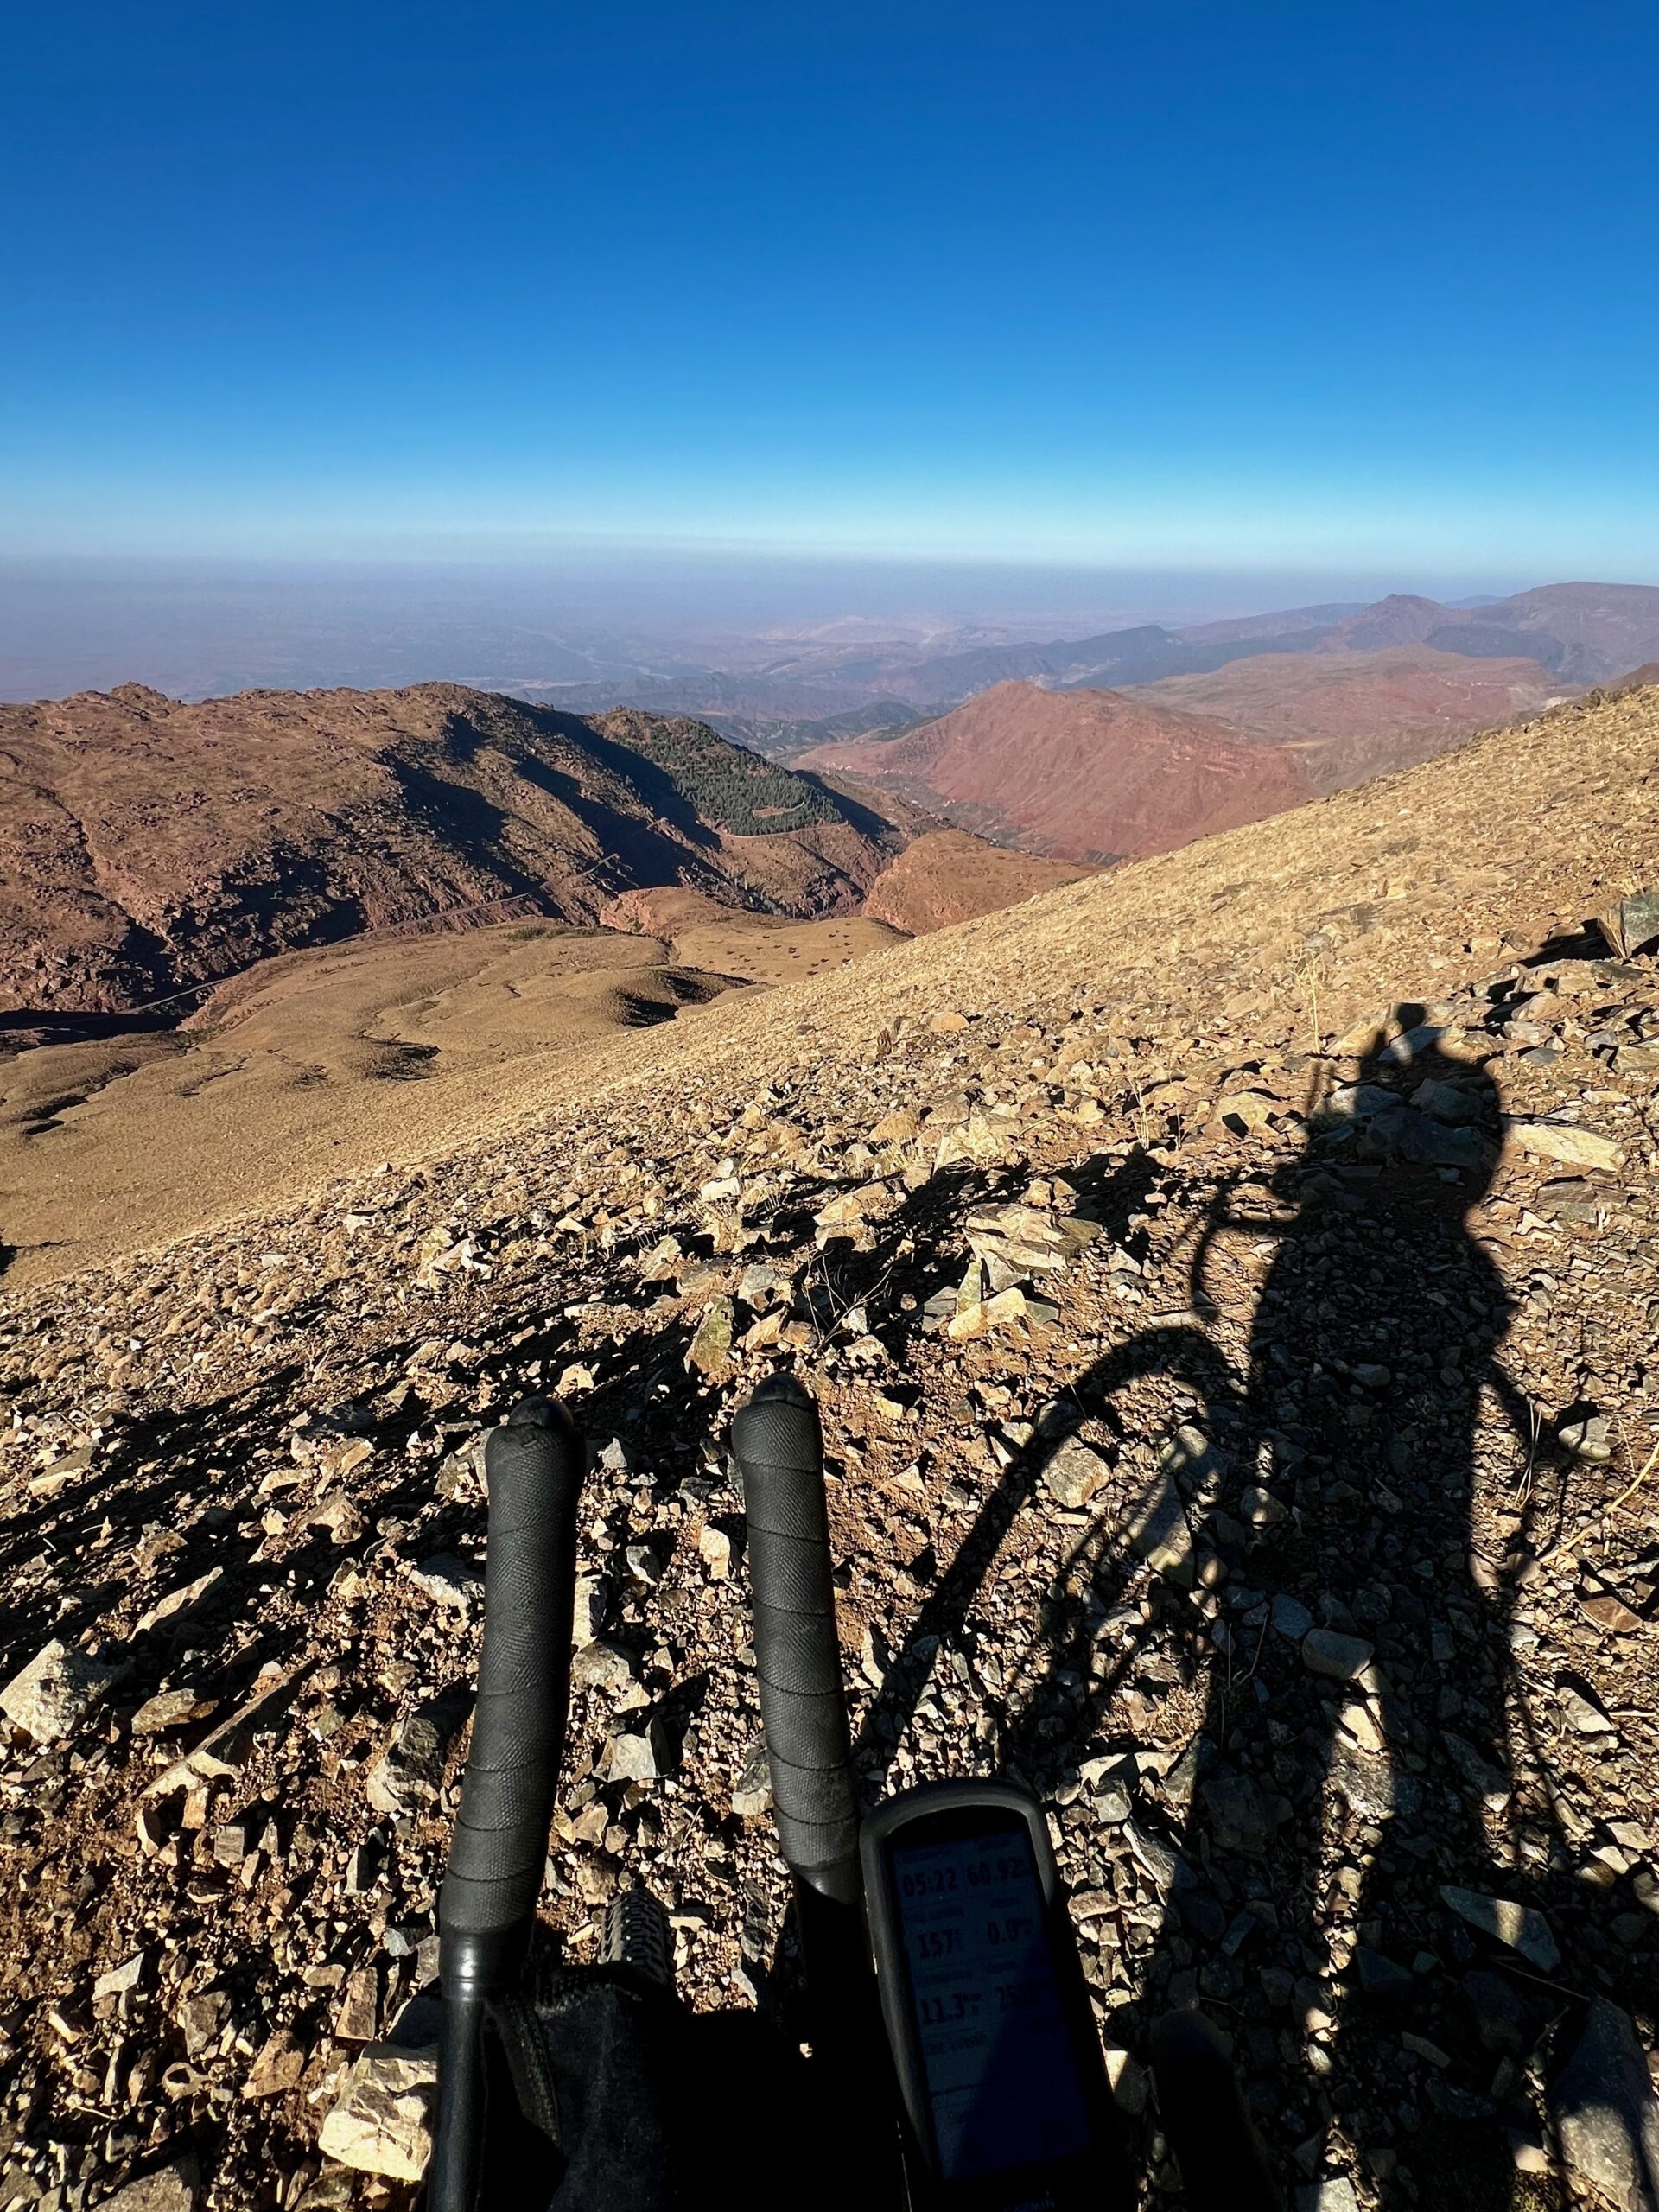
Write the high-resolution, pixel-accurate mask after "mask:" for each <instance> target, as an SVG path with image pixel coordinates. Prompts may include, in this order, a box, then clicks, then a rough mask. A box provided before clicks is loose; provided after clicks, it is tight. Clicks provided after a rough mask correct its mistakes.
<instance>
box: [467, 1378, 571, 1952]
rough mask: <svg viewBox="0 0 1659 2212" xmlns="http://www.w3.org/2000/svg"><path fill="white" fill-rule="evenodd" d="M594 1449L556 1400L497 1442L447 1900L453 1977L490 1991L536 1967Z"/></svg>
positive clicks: (487, 1469) (530, 1406)
mask: <svg viewBox="0 0 1659 2212" xmlns="http://www.w3.org/2000/svg"><path fill="white" fill-rule="evenodd" d="M582 1459H583V1451H582V1438H581V1435H580V1433H578V1431H577V1429H576V1427H575V1422H574V1421H572V1420H571V1418H570V1416H569V1414H568V1413H567V1412H566V1411H565V1410H564V1408H563V1406H561V1405H560V1404H559V1403H558V1402H557V1401H556V1399H550V1398H532V1399H530V1400H528V1401H526V1402H525V1403H524V1404H523V1405H521V1406H519V1407H517V1408H515V1409H514V1411H513V1412H512V1414H511V1415H510V1416H509V1418H508V1421H507V1424H506V1426H505V1427H504V1428H498V1429H497V1430H496V1431H495V1432H494V1433H493V1435H492V1436H491V1437H490V1439H489V1440H488V1442H487V1443H486V1445H485V1447H484V1473H485V1480H486V1484H487V1485H488V1489H489V1494H490V1521H489V1530H490V1537H489V1552H488V1556H487V1558H486V1562H485V1574H484V1647H483V1650H482V1652H481V1654H480V1658H479V1668H478V1704H477V1707H476V1709H475V1711H474V1718H473V1740H472V1746H471V1749H470V1751H468V1754H467V1772H466V1777H465V1780H464V1781H463V1783H462V1784H461V1811H460V1814H459V1815H458V1816H457V1818H456V1821H455V1827H454V1836H453V1838H452V1840H451V1842H450V1846H449V1865H448V1872H446V1874H445V1876H444V1881H443V1888H442V1892H441V1894H440V1897H439V1901H438V1924H439V1929H440V1936H441V1942H442V1952H441V1957H440V1971H441V1973H442V1975H443V1977H444V1980H445V1982H446V1984H448V1982H449V1980H451V1978H452V1975H453V1976H454V1978H455V1979H456V1980H458V1981H461V1982H464V1983H465V1984H466V1985H467V1987H468V1988H469V1990H471V1991H474V1992H476V1993H479V1994H485V1993H488V1991H489V1990H491V1989H493V1988H498V1987H500V1986H505V1983H506V1982H507V1981H509V1980H511V1979H512V1975H513V1974H515V1973H516V1971H517V1968H518V1965H519V1963H520V1962H521V1961H522V1957H523V1950H524V1944H525V1943H526V1942H527V1941H528V1938H529V1934H530V1929H531V1923H532V1922H533V1921H534V1918H535V1913H536V1900H537V1897H538V1896H539V1895H540V1892H541V1887H542V1873H543V1866H544V1863H545V1860H546V1856H547V1834H548V1823H549V1821H550V1819H551V1817H552V1812H553V1793H554V1789H555V1788H556V1784H557V1782H558V1773H559V1761H560V1758H561V1757H562V1755H563V1750H564V1719H565V1709H566V1707H567V1705H568V1703H569V1690H570V1621H571V1612H572V1607H573V1603H574V1598H575V1564H576V1502H577V1498H578V1497H579V1496H580V1493H581V1489H582Z"/></svg>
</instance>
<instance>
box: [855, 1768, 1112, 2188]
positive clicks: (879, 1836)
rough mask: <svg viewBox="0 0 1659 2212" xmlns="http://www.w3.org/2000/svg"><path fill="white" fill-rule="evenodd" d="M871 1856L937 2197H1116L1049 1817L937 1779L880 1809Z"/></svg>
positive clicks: (880, 1946)
mask: <svg viewBox="0 0 1659 2212" xmlns="http://www.w3.org/2000/svg"><path fill="white" fill-rule="evenodd" d="M862 1853H863V1857H864V1863H865V1895H866V1900H867V1903H868V1908H869V1916H870V1932H871V1940H872V1943H873V1945H874V1951H875V1961H876V1974H877V1980H878V1984H879V1986H880V1992H881V2001H882V2009H883V2013H884V2017H885V2018H886V2021H887V2037H888V2042H889V2044H890V2045H891V2047H892V2050H893V2059H894V2063H895V2066H896V2068H897V2070H898V2073H899V2086H900V2088H901V2090H902V2092H903V2095H904V2100H905V2105H906V2112H907V2113H908V2116H909V2120H910V2129H911V2134H912V2139H913V2141H914V2144H915V2147H916V2150H917V2152H918V2155H919V2157H920V2158H921V2159H922V2161H923V2163H924V2165H925V2169H926V2171H927V2174H928V2177H929V2179H930V2182H931V2189H930V2190H929V2191H928V2192H927V2196H928V2198H929V2200H930V2201H931V2200H932V2199H934V2198H936V2197H938V2196H943V2197H944V2199H947V2200H948V2201H950V2202H952V2203H954V2202H958V2201H960V2202H961V2203H962V2204H963V2206H964V2207H966V2206H969V2205H974V2206H978V2205H981V2204H984V2205H1000V2204H1001V2203H1002V2202H1005V2201H1006V2202H1009V2203H1014V2202H1019V2203H1022V2204H1024V2203H1032V2204H1038V2203H1046V2204H1057V2205H1058V2204H1070V2203H1072V2202H1089V2203H1090V2204H1099V2203H1101V2202H1105V2201H1108V2200H1109V2199H1110V2198H1111V2197H1112V2196H1113V2195H1114V2193H1115V2192H1114V2191H1113V2190H1112V2189H1111V2187H1110V2185H1109V2183H1107V2185H1106V2186H1105V2188H1104V2190H1103V2187H1102V2183H1103V2181H1104V2180H1105V2178H1106V2166H1105V2163H1104V2162H1105V2160H1106V2158H1107V2155H1108V2153H1107V2149H1106V2145H1105V2140H1104V2138H1105V2133H1106V2123H1105V2121H1104V2119H1103V2109H1102V2107H1103V2104H1104V2103H1105V2102H1106V2101H1107V2100H1106V2092H1105V2077H1104V2069H1103V2065H1102V2063H1101V2057H1100V2046H1099V2043H1098V2041H1097V2039H1096V2035H1095V2031H1094V2024H1093V2021H1092V2018H1090V2011H1089V2004H1088V1997H1087V1993H1086V1991H1085V1989H1084V1985H1083V1980H1082V1975H1081V1973H1080V1971H1079V1969H1078V1967H1077V1954H1076V1948H1075V1944H1074V1942H1073V1939H1072V1937H1071V1928H1070V1923H1069V1922H1068V1921H1067V1920H1066V1918H1065V1904H1064V1901H1063V1899H1062V1897H1061V1896H1060V1893H1059V1890H1058V1877H1057V1876H1056V1874H1055V1871H1054V1865H1053V1859H1052V1853H1050V1851H1049V1847H1048V1838H1047V1833H1046V1827H1045V1825H1044V1821H1043V1815H1042V1813H1041V1811H1040V1809H1039V1807H1038V1806H1037V1805H1036V1804H1035V1803H1034V1802H1033V1801H1032V1800H1031V1799H1030V1798H1028V1797H1027V1796H1025V1794H1024V1793H1023V1792H1020V1791H1016V1790H1014V1789H1010V1788H1008V1787H1007V1786H1006V1785H1004V1784H1001V1783H966V1782H964V1783H932V1784H928V1785H925V1786H924V1787H923V1788H922V1789H916V1790H912V1791H909V1792H906V1795H905V1796H903V1797H900V1798H896V1799H893V1800H892V1801H891V1802H889V1803H888V1804H887V1805H884V1806H882V1807H880V1808H878V1810H877V1811H876V1812H875V1813H874V1814H872V1815H870V1817H869V1819H868V1821H866V1823H865V1832H864V1836H863V1840H862ZM1016 2181H1017V2182H1018V2186H1015V2184H1016ZM1003 2184H1006V2188H1005V2187H1004V2186H1003ZM1009 2189H1012V2190H1013V2194H1012V2195H1008V2194H1007V2190H1009Z"/></svg>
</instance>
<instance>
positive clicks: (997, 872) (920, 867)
mask: <svg viewBox="0 0 1659 2212" xmlns="http://www.w3.org/2000/svg"><path fill="white" fill-rule="evenodd" d="M1086 874H1090V870H1089V869H1088V868H1079V867H1077V866H1076V865H1074V864H1072V863H1071V862H1068V861H1047V860H1039V858H1038V857H1037V855H1035V854H1033V853H1018V852H1010V851H1008V850H1007V849H1005V848H1004V847H1002V846H1000V845H990V844H987V843H986V842H985V840H984V839H983V838H982V837H969V836H966V835H964V833H963V831H962V830H960V829H933V830H929V831H927V832H925V834H924V835H923V836H919V837H915V838H912V841H911V842H910V843H909V844H908V845H906V848H905V849H904V851H903V852H902V853H900V854H899V857H898V859H897V860H896V861H893V862H892V863H891V865H890V866H889V867H887V868H885V869H884V870H883V871H882V873H881V874H880V875H879V876H878V877H877V878H876V880H875V882H874V885H873V886H872V887H871V889H870V891H869V893H868V895H867V896H866V898H865V900H864V912H865V913H866V914H867V915H868V916H870V917H872V918H874V919H876V920H878V921H882V922H888V923H891V924H892V925H893V927H894V928H895V929H898V930H902V931H904V932H905V933H906V936H909V937H922V936H925V934H926V932H927V931H930V930H939V929H947V928H949V927H950V925H952V924H953V923H956V922H968V921H971V920H972V919H973V918H974V917H975V915H976V914H990V913H995V912H996V911H997V910H998V908H1000V907H1002V906H1016V905H1018V904H1019V903H1020V901H1021V900H1023V899H1034V898H1036V897H1037V895H1038V894H1039V892H1044V891H1053V890H1055V889H1057V888H1058V886H1059V885H1061V884H1062V883H1075V882H1076V881H1077V878H1078V877H1079V876H1080V875H1086Z"/></svg>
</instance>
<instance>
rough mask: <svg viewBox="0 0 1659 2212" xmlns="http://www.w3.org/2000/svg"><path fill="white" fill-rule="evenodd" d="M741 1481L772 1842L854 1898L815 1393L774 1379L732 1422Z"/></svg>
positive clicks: (812, 1882) (825, 1884) (813, 1881)
mask: <svg viewBox="0 0 1659 2212" xmlns="http://www.w3.org/2000/svg"><path fill="white" fill-rule="evenodd" d="M732 1456H733V1458H734V1459H735V1460H736V1462H737V1465H738V1471H739V1472H740V1474H741V1476H742V1478H743V1503H744V1510H745V1513H746V1515H747V1520H748V1541H749V1579H750V1584H751V1587H752V1591H753V1605H754V1649H755V1662H756V1666H757V1669H758V1670H759V1673H760V1718H761V1722H762V1726H763V1727H764V1730H765V1734H766V1757H767V1763H768V1764H769V1766H770V1768H771V1771H772V1804H773V1810H774V1814H775V1817H776V1820H777V1823H778V1840H779V1844H780V1846H781V1847H782V1850H783V1854H784V1858H785V1862H786V1863H787V1865H788V1866H789V1867H790V1869H791V1872H793V1873H794V1874H796V1875H797V1876H798V1878H799V1879H800V1880H801V1881H803V1882H804V1883H805V1884H806V1885H808V1887H809V1888H810V1889H813V1890H816V1891H819V1892H820V1894H822V1895H823V1896H824V1897H831V1898H834V1899H835V1900H836V1902H837V1903H840V1904H850V1903H852V1902H853V1900H854V1899H855V1897H857V1895H858V1879H859V1877H858V1814H857V1810H856V1808H855V1804H854V1802H853V1786H852V1776H851V1772H850V1770H849V1756H850V1742H849V1734H848V1727H847V1700H846V1692H845V1690H844V1688H843V1687H842V1670H841V1647H840V1644H839V1643H838V1641H837V1639H836V1605H835V1588H834V1585H833V1583H832V1581H831V1580H830V1558H829V1518H828V1515H827V1513H826V1510H825V1505H824V1494H823V1433H822V1431H821V1430H820V1428H819V1426H818V1409H817V1404H816V1403H815V1402H814V1400H813V1398H812V1395H811V1394H810V1391H808V1390H807V1389H806V1388H805V1386H804V1384H803V1383H799V1382H798V1381H797V1380H796V1379H795V1377H794V1376H790V1375H774V1376H769V1377H768V1378H767V1380H766V1382H764V1383H761V1384H760V1388H759V1389H757V1390H756V1392H755V1394H754V1395H753V1398H752V1399H751V1400H750V1401H749V1402H748V1404H747V1406H745V1407H744V1408H743V1409H742V1410H741V1412H740V1413H739V1414H737V1416H736V1418H735V1419H734V1421H733V1423H732Z"/></svg>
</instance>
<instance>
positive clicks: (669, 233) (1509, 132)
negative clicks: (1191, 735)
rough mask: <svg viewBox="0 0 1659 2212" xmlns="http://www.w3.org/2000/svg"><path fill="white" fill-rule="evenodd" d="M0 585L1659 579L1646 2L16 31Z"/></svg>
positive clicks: (12, 29)
mask: <svg viewBox="0 0 1659 2212" xmlns="http://www.w3.org/2000/svg"><path fill="white" fill-rule="evenodd" d="M5 43H6V47H7V50H8V59H7V67H6V71H5V75H4V79H3V83H0V194H3V205H4V207H5V208H6V210H7V214H6V219H5V222H4V226H3V232H0V276H3V285H4V297H5V300H6V302H7V314H6V318H5V321H6V326H7V329H6V338H5V341H4V344H3V346H0V554H9V555H13V556H31V555H42V556H44V555H62V554H94V555H118V556H126V555H133V554H145V553H151V554H166V555H169V556H187V555H198V554H207V555H213V554H236V555H239V556H247V557H256V556H283V557H298V556H306V557H310V556H352V557H370V556H380V555H406V556H410V557H416V558H418V557H424V556H433V557H438V556H442V557H443V558H447V559H455V558H458V559H465V558H467V557H468V556H469V555H470V556H476V557H480V558H487V559H499V558H503V557H510V556H512V555H513V554H514V553H515V552H516V551H529V550H536V549H537V548H543V547H546V546H550V545H556V544H557V543H560V542H561V541H564V540H569V539H571V538H577V539H580V538H593V537H598V538H604V539H607V540H616V541H626V542H639V543H658V542H661V541H664V540H666V541H684V542H688V543H692V544H698V543H710V544H713V543H721V544H730V545H738V546H742V547H761V548H765V547H767V546H775V547H778V548H779V549H780V550H783V549H788V550H822V551H829V552H842V553H849V554H881V555H887V556H925V557H931V558H949V559H953V560H965V561H970V562H971V561H975V560H999V561H1013V562H1020V561H1026V560H1031V561H1039V560H1047V561H1058V562H1084V563H1087V562H1102V563H1151V564H1154V565H1157V566H1160V567H1161V568H1164V569H1179V568H1181V567H1183V566H1184V565H1189V564H1192V565H1202V566H1205V567H1229V568H1237V569H1258V568H1259V569H1264V570H1266V569H1274V570H1283V569H1287V568H1291V567H1296V568H1300V569H1308V570H1311V571H1319V570H1321V569H1330V570H1332V572H1333V573H1334V572H1337V571H1357V570H1362V569H1363V570H1366V571H1388V572H1390V573H1392V572H1394V571H1395V570H1397V571H1399V572H1400V573H1401V574H1402V575H1406V574H1407V573H1408V572H1410V573H1416V572H1418V571H1421V572H1424V573H1430V572H1432V574H1433V576H1434V577H1435V578H1436V579H1439V580H1441V581H1442V582H1444V581H1445V580H1448V579H1455V578H1457V577H1458V576H1460V575H1467V576H1470V577H1471V578H1475V579H1478V580H1479V581H1482V582H1484V581H1487V580H1491V581H1492V582H1497V583H1502V582H1533V581H1539V580H1541V579H1544V578H1552V579H1553V578H1556V577H1562V576H1567V575H1599V576H1605V577H1611V578H1624V579H1630V580H1639V581H1644V582H1645V581H1656V580H1659V397H1656V393H1659V133H1656V132H1655V131H1654V130H1653V129H1652V114H1651V99H1652V89H1653V86H1654V84H1655V82H1656V81H1659V10H1654V9H1652V8H1651V7H1650V6H1648V5H1645V4H1637V0H1630V4H1621V5H1609V4H1605V0H1580V4H1578V5H1575V6H1574V7H1573V9H1571V10H1566V9H1562V8H1561V7H1560V6H1559V5H1550V6H1545V5H1542V4H1529V0H1508V4H1505V5H1494V4H1488V0H1452V4H1451V5H1447V4H1446V0H1437V4H1434V5H1433V6H1429V5H1420V4H1416V0H1405V4H1396V5H1395V6H1394V7H1392V8H1390V9H1388V10H1378V9H1373V8H1370V7H1361V6H1359V5H1357V4H1353V3H1352V0H1320V4H1275V0H1249V4H1246V0H1224V4H1210V0H1160V4H1135V5H1116V4H1111V0H1096V4H1094V5H1091V6H1086V7H1082V6H1079V7H1072V6H1068V5H1058V4H1043V0H1036V4H1027V5H1025V6H1021V7H1014V6H1012V5H1009V4H1007V0H999V4H997V5H995V6H993V7H981V6H979V5H976V4H975V0H948V4H942V5H938V6H935V5H918V4H908V0H885V4H881V5H874V6H866V5H864V4H862V0H848V3H847V4H841V5H838V6H836V7H835V8H822V7H813V8H796V7H791V6H789V5H787V4H785V5H779V4H778V0H766V4H762V5H747V4H746V5H731V4H726V3H725V0H699V4H696V5H693V4H690V3H689V0H688V3H687V4H683V5H681V6H678V7H673V8H670V7H665V6H662V5H659V4H657V0H640V4H636V5H634V6H632V7H631V8H628V9H610V10H597V9H577V8H568V7H557V6H550V5H548V4H546V0H537V4H535V5H520V4H518V0H484V4H480V0H472V4H469V5H451V4H433V3H432V0H397V4H395V5H390V4H383V0H328V4H327V5H326V6H317V5H313V4H311V3H310V0H282V4H280V5H277V4H274V3H273V0H249V4H246V5H233V6H227V5H226V4H224V0H215V4H213V5H211V6H208V5H202V4H196V3H195V0H174V3H173V4H169V0H146V4H144V5H142V6H135V5H133V4H132V0H119V4H115V5H97V6H88V5H79V4H76V0H60V4H57V5H54V7H52V8H38V9H35V10H30V11H29V13H28V14H27V15H25V14H24V13H23V11H21V10H18V11H15V12H14V13H13V15H12V16H11V18H10V22H9V25H8V29H7V33H6V41H5Z"/></svg>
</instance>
